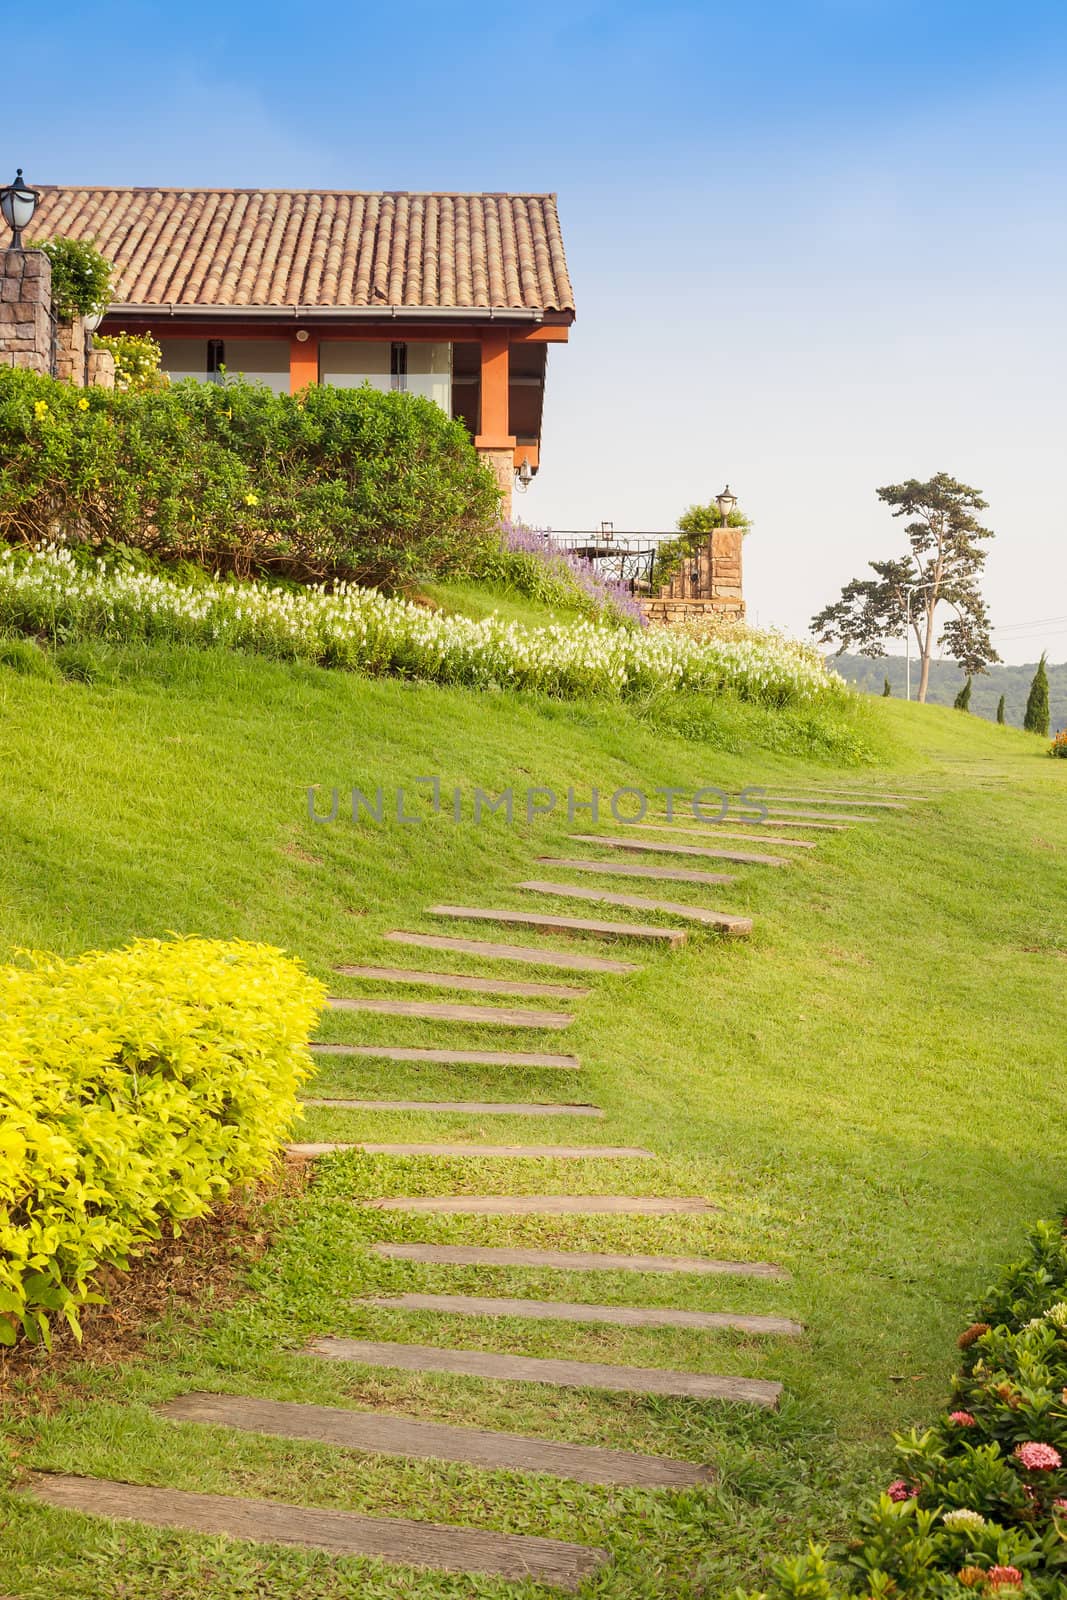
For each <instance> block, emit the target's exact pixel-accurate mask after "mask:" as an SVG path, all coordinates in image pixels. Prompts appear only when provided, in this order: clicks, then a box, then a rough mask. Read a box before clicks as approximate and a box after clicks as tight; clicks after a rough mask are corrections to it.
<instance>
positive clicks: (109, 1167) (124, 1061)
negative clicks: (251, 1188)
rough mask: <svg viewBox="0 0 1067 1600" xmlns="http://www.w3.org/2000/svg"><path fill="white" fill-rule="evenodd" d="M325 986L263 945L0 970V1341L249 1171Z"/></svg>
mask: <svg viewBox="0 0 1067 1600" xmlns="http://www.w3.org/2000/svg"><path fill="white" fill-rule="evenodd" d="M324 992H325V991H324V990H323V987H322V985H321V984H320V983H319V982H318V981H317V980H316V979H313V978H311V977H309V975H308V974H307V973H306V972H305V971H304V970H303V968H302V967H301V966H300V965H299V964H298V963H296V962H294V961H292V960H289V959H287V958H286V957H285V956H283V955H282V954H281V952H280V951H278V950H274V949H272V948H270V946H267V945H253V944H243V943H228V944H227V943H220V942H217V941H211V940H206V939H175V940H170V941H166V942H164V941H160V940H156V939H145V940H140V941H138V942H137V943H135V944H133V945H131V946H130V947H129V948H128V949H125V950H115V951H105V952H92V953H90V954H87V955H84V956H81V957H80V958H79V959H77V960H75V961H63V960H60V959H59V958H58V957H55V956H49V955H37V954H34V955H33V956H31V957H29V958H28V959H27V961H26V962H25V963H24V964H21V965H17V966H12V967H7V968H0V1344H13V1343H14V1342H15V1340H16V1339H17V1338H18V1335H19V1331H20V1330H22V1331H23V1332H24V1333H25V1334H27V1335H28V1336H29V1337H30V1338H34V1339H40V1338H43V1339H45V1340H46V1341H47V1340H48V1338H49V1320H50V1318H52V1317H54V1316H55V1315H60V1316H63V1317H65V1318H66V1320H67V1322H68V1323H69V1324H70V1326H71V1327H72V1328H73V1329H74V1331H75V1332H77V1331H78V1309H79V1307H80V1306H83V1305H85V1304H87V1303H90V1302H94V1301H95V1302H99V1300H100V1298H101V1297H100V1295H99V1294H98V1293H97V1292H96V1291H95V1290H94V1287H93V1276H94V1274H95V1273H96V1272H97V1270H98V1269H99V1268H101V1267H103V1266H117V1267H125V1266H127V1265H128V1262H129V1258H130V1255H131V1254H135V1253H136V1252H137V1251H138V1249H139V1248H141V1247H143V1246H144V1245H145V1244H146V1243H147V1242H148V1241H150V1240H152V1239H157V1238H159V1237H160V1235H161V1233H162V1231H163V1228H164V1225H166V1224H169V1225H171V1226H173V1227H174V1228H175V1229H177V1228H179V1227H180V1225H181V1223H182V1222H185V1221H188V1220H189V1219H190V1218H192V1217H198V1216H202V1215H203V1214H204V1213H205V1212H206V1211H208V1210H209V1209H210V1207H211V1206H212V1204H213V1203H214V1202H215V1201H216V1200H218V1199H220V1198H221V1197H222V1196H223V1195H225V1194H226V1193H227V1192H228V1190H229V1189H230V1187H231V1186H232V1185H233V1184H234V1183H239V1182H242V1181H244V1180H246V1179H249V1178H254V1177H256V1176H258V1175H259V1174H261V1173H262V1172H263V1171H264V1170H265V1169H266V1168H267V1167H268V1166H269V1165H270V1163H271V1160H272V1158H273V1157H274V1156H275V1155H276V1153H277V1150H278V1146H279V1144H280V1142H281V1141H282V1139H283V1138H284V1136H285V1134H286V1131H287V1129H288V1127H289V1125H290V1123H291V1122H292V1120H293V1118H294V1117H295V1116H296V1115H297V1109H298V1108H297V1098H296V1094H297V1089H298V1087H299V1085H300V1083H301V1082H302V1081H303V1080H304V1079H305V1078H306V1077H307V1075H308V1074H309V1072H310V1071H311V1058H310V1055H309V1053H308V1049H307V1040H308V1037H309V1035H310V1032H311V1029H312V1027H313V1025H314V1022H315V1018H316V1016H317V1014H318V1011H319V1009H320V1006H321V1003H322V1000H323V997H324Z"/></svg>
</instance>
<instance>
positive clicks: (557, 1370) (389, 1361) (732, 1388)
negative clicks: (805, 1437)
mask: <svg viewBox="0 0 1067 1600" xmlns="http://www.w3.org/2000/svg"><path fill="white" fill-rule="evenodd" d="M308 1354H309V1355H315V1356H321V1357H323V1359H325V1360H327V1361H350V1362H353V1363H355V1364H357V1365H359V1366H364V1367H389V1368H393V1369H396V1370H398V1371H401V1372H448V1373H458V1374H460V1375H461V1376H463V1377H469V1378H491V1379H494V1380H496V1381H499V1382H504V1383H550V1384H554V1385H556V1386H557V1387H559V1388H564V1389H607V1390H609V1391H610V1392H612V1393H614V1394H669V1395H679V1396H684V1397H686V1398H687V1399H691V1400H732V1401H737V1402H740V1403H745V1404H748V1405H756V1406H763V1407H765V1408H768V1409H771V1410H773V1409H774V1408H775V1407H776V1406H777V1405H778V1402H779V1400H780V1399H781V1395H782V1386H781V1384H780V1383H769V1382H767V1381H766V1380H764V1379H762V1378H730V1377H721V1376H719V1375H718V1374H717V1373H704V1372H672V1371H671V1370H670V1369H669V1368H667V1367H616V1366H609V1365H606V1364H604V1363H602V1362H599V1361H550V1360H543V1359H542V1358H541V1357H538V1356H504V1355H497V1354H495V1353H493V1352H490V1351H483V1350H444V1349H441V1348H439V1347H438V1346H437V1345H426V1344H387V1343H382V1342H380V1341H377V1340H372V1339H316V1340H315V1341H314V1343H313V1344H312V1345H311V1347H310V1348H309V1350H308Z"/></svg>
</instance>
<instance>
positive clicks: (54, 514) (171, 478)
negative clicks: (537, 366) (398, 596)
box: [0, 368, 500, 586]
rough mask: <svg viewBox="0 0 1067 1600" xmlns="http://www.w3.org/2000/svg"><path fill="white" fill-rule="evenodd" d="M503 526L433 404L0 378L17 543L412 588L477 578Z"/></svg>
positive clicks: (0, 501)
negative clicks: (485, 546) (479, 553)
mask: <svg viewBox="0 0 1067 1600" xmlns="http://www.w3.org/2000/svg"><path fill="white" fill-rule="evenodd" d="M499 513H500V496H499V490H498V489H497V486H496V482H495V480H494V478H493V475H492V472H491V471H490V469H489V468H488V467H487V466H485V464H484V463H483V462H481V461H480V460H479V458H478V454H477V452H476V450H475V449H474V446H473V444H472V443H471V441H470V439H469V437H468V435H467V433H466V430H465V429H464V427H463V425H462V423H460V422H454V421H451V420H450V419H449V418H448V417H446V416H445V414H444V412H443V411H442V410H441V409H440V407H439V406H437V405H435V404H434V403H433V401H431V400H425V399H422V398H421V397H420V396H418V395H410V394H383V393H381V392H379V391H378V390H375V389H370V388H366V387H364V388H359V389H335V388H332V387H331V386H330V385H329V384H321V385H312V386H311V387H310V388H308V389H305V390H304V391H303V392H302V393H301V394H299V395H297V396H295V397H292V396H290V395H276V394H273V393H272V392H271V391H270V390H269V389H266V388H264V387H262V386H261V385H255V384H248V383H242V382H239V381H237V380H233V379H227V381H226V382H225V383H222V384H210V383H197V382H195V381H194V380H192V379H189V380H186V381H185V382H182V383H177V384H172V385H171V386H170V387H169V388H161V389H150V390H148V391H147V392H135V390H134V389H132V388H131V389H129V390H128V391H126V392H120V391H118V390H104V389H75V388H72V387H71V386H70V385H69V384H64V383H57V382H56V381H55V380H53V379H51V378H45V377H41V376H39V375H38V374H36V373H32V372H22V371H16V370H13V369H11V368H4V369H0V538H2V539H6V540H7V541H8V542H9V543H19V542H21V543H26V544H40V543H55V542H61V543H68V544H73V543H77V542H82V543H88V544H90V545H92V546H94V547H103V546H112V545H128V546H131V547H133V548H135V549H138V550H144V551H147V552H149V553H150V554H152V555H155V556H159V557H162V558H163V559H165V560H167V561H195V562H196V563H198V564H199V565H200V566H203V567H206V568H207V569H208V570H211V571H215V570H218V571H222V572H226V573H234V574H236V575H237V576H242V577H246V576H249V575H251V574H253V573H274V574H276V575H278V576H280V577H288V578H291V579H294V580H296V581H298V582H313V581H319V580H323V579H333V578H345V579H350V580H354V581H357V582H360V583H370V584H385V585H392V586H398V585H402V584H406V583H408V582H411V581H413V580H415V579H418V578H430V577H437V576H445V575H450V574H464V573H465V572H466V571H467V568H468V565H469V563H470V560H471V559H472V556H473V554H474V552H475V549H476V547H477V546H478V544H479V542H480V541H482V540H485V539H487V538H489V537H490V536H491V534H492V531H493V529H494V528H495V526H496V524H497V522H498V519H499Z"/></svg>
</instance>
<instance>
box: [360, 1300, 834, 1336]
mask: <svg viewBox="0 0 1067 1600" xmlns="http://www.w3.org/2000/svg"><path fill="white" fill-rule="evenodd" d="M356 1304H357V1305H363V1306H384V1307H387V1308H394V1307H395V1308H396V1309H397V1310H398V1311H438V1312H441V1313H442V1314H444V1315H446V1316H458V1317H526V1318H529V1319H530V1320H531V1321H536V1322H596V1323H602V1324H604V1325H606V1326H608V1327H613V1328H706V1329H723V1328H730V1329H736V1330H737V1331H738V1332H740V1333H758V1334H780V1335H781V1336H782V1337H783V1338H797V1337H798V1336H799V1335H800V1334H802V1333H803V1332H804V1329H803V1328H802V1327H801V1325H800V1323H799V1322H793V1321H792V1320H791V1318H789V1317H762V1316H741V1315H735V1314H734V1313H733V1312H731V1311H676V1310H675V1309H674V1308H673V1307H672V1306H594V1305H582V1304H569V1303H568V1302H566V1301H563V1300H524V1299H518V1298H513V1297H506V1296H501V1295H484V1294H391V1295H378V1294H376V1295H365V1296H362V1297H361V1298H360V1299H359V1300H357V1302H356Z"/></svg>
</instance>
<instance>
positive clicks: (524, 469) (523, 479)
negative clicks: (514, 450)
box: [515, 456, 533, 494]
mask: <svg viewBox="0 0 1067 1600" xmlns="http://www.w3.org/2000/svg"><path fill="white" fill-rule="evenodd" d="M532 480H533V471H532V469H531V467H530V458H529V456H523V458H522V465H521V466H520V467H517V468H516V471H515V486H516V488H518V489H521V490H522V492H523V494H525V493H526V491H527V489H528V488H529V487H530V484H531V482H532Z"/></svg>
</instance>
